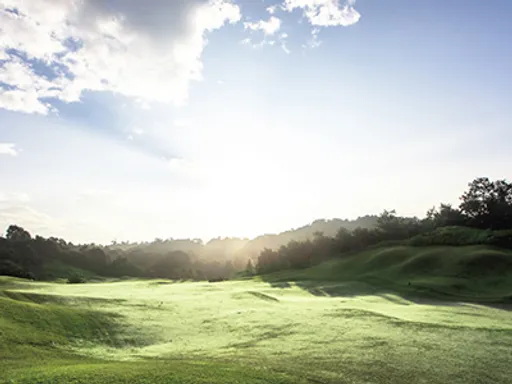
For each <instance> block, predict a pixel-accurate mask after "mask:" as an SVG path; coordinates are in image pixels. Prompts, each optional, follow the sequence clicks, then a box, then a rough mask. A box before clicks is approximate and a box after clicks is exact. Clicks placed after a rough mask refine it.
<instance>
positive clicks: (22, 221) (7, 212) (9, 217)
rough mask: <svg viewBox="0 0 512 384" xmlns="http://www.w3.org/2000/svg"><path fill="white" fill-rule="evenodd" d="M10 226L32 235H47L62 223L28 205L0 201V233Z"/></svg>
mask: <svg viewBox="0 0 512 384" xmlns="http://www.w3.org/2000/svg"><path fill="white" fill-rule="evenodd" d="M11 224H15V225H19V226H21V227H23V228H25V229H27V230H28V231H29V232H32V234H42V233H48V230H49V229H53V230H55V229H56V228H60V227H61V225H62V223H60V222H59V221H58V220H55V219H54V218H52V217H51V216H49V215H47V214H45V213H42V212H40V211H38V210H36V209H34V208H32V207H30V206H28V205H25V204H23V203H20V202H16V201H0V232H2V230H5V229H7V227H8V226H9V225H11Z"/></svg>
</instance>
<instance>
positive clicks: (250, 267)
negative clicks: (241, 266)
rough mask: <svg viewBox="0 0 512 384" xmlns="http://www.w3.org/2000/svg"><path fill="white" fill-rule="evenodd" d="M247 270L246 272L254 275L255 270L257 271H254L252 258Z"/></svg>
mask: <svg viewBox="0 0 512 384" xmlns="http://www.w3.org/2000/svg"><path fill="white" fill-rule="evenodd" d="M245 272H246V273H247V275H249V276H252V275H254V272H255V271H254V266H253V265H252V260H251V259H249V260H248V261H247V266H246V267H245Z"/></svg>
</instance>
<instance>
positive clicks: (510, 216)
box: [460, 177, 512, 229]
mask: <svg viewBox="0 0 512 384" xmlns="http://www.w3.org/2000/svg"><path fill="white" fill-rule="evenodd" d="M461 201H462V202H461V205H460V211H461V212H462V213H463V214H464V215H465V216H466V217H467V218H468V222H469V224H471V225H473V226H475V227H477V228H492V229H508V228H511V227H512V183H509V182H507V181H506V180H496V181H491V180H489V179H488V178H487V177H480V178H477V179H475V180H474V181H473V182H471V183H470V184H469V190H468V191H466V192H465V193H464V194H463V195H462V197H461Z"/></svg>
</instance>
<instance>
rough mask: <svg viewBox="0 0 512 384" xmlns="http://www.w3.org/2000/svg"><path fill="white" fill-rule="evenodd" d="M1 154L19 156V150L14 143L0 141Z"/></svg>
mask: <svg viewBox="0 0 512 384" xmlns="http://www.w3.org/2000/svg"><path fill="white" fill-rule="evenodd" d="M0 155H10V156H17V155H18V150H17V149H16V144H14V143H0Z"/></svg>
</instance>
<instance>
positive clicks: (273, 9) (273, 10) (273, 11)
mask: <svg viewBox="0 0 512 384" xmlns="http://www.w3.org/2000/svg"><path fill="white" fill-rule="evenodd" d="M277 7H278V6H277V4H276V5H271V6H270V7H267V12H268V13H270V14H271V15H273V14H275V13H276V11H277Z"/></svg>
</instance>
